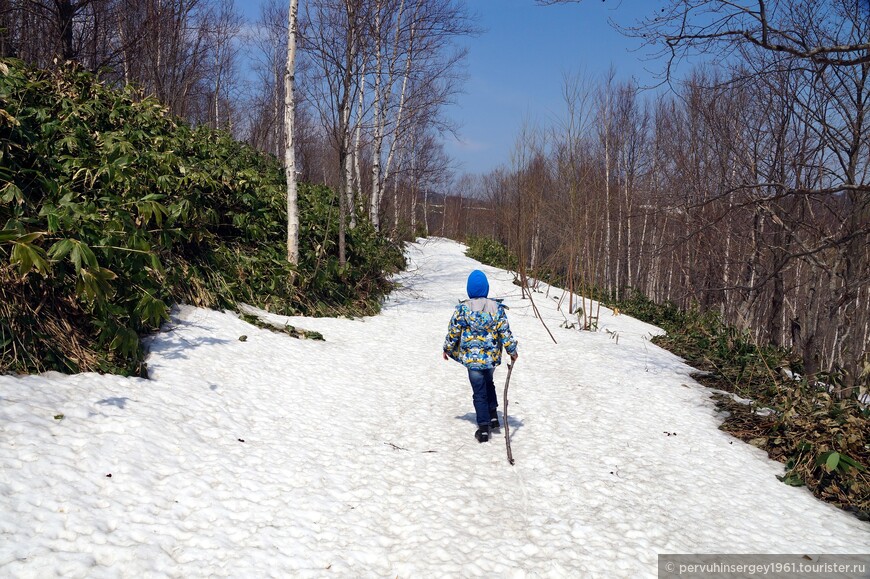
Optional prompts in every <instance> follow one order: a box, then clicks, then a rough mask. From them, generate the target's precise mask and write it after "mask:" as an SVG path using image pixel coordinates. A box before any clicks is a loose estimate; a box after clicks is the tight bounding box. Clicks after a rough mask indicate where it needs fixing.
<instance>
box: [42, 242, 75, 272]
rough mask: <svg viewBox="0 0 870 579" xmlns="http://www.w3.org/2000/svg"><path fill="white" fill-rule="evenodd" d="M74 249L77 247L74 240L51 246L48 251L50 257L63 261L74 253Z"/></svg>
mask: <svg viewBox="0 0 870 579" xmlns="http://www.w3.org/2000/svg"><path fill="white" fill-rule="evenodd" d="M73 247H75V244H74V243H73V240H72V239H61V240H59V241H56V242H55V243H54V245H52V246H51V248H50V249H49V250H48V256H49V257H51V258H52V259H55V260H61V259H63V258H64V257H65V256H66V255H67V254H68V253H69V252H70V251H72V249H73ZM76 273H78V271H77V272H76Z"/></svg>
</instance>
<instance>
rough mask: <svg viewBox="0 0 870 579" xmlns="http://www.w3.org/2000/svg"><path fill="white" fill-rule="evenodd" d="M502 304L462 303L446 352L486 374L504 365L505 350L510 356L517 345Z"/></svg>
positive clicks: (453, 319) (478, 300)
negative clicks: (503, 354)
mask: <svg viewBox="0 0 870 579" xmlns="http://www.w3.org/2000/svg"><path fill="white" fill-rule="evenodd" d="M506 309H507V307H506V306H505V305H504V304H502V303H501V300H492V299H488V298H475V299H470V300H466V301H463V302H460V303H459V305H458V306H456V309H455V310H454V312H453V317H451V318H450V325H449V327H448V329H447V337H446V338H445V339H444V351H445V352H447V355H448V356H450V357H451V358H453V359H454V360H456V361H457V362H459V363H460V364H462V365H463V366H466V367H468V368H471V369H474V370H482V369H485V368H495V367H496V366H498V365H499V364H501V349H502V346H503V347H504V349H505V350H507V352H508V354H509V355H513V354H515V353H516V351H517V341H516V340H515V339H514V336H513V334H511V328H510V325H509V324H508V319H507V314H506V313H505V310H506Z"/></svg>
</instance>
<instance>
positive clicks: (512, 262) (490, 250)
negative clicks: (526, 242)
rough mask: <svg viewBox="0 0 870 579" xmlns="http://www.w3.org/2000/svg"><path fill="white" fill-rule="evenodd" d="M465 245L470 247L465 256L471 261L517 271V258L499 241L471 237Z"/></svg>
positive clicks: (489, 238)
mask: <svg viewBox="0 0 870 579" xmlns="http://www.w3.org/2000/svg"><path fill="white" fill-rule="evenodd" d="M465 244H466V245H467V246H468V249H467V250H466V251H465V255H467V256H468V257H470V258H471V259H476V260H477V261H479V262H480V263H483V264H486V265H491V266H493V267H499V268H501V269H508V270H512V271H516V269H517V264H518V263H519V262H518V260H517V257H516V256H515V255H514V254H512V253H511V252H510V250H509V249H508V248H507V247H506V246H505V245H503V244H502V243H500V242H499V241H497V240H495V239H493V238H491V237H476V236H470V237H468V239H467V240H466V242H465Z"/></svg>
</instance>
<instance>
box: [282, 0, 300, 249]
mask: <svg viewBox="0 0 870 579" xmlns="http://www.w3.org/2000/svg"><path fill="white" fill-rule="evenodd" d="M298 14H299V0H290V10H289V12H288V16H287V34H288V36H287V68H286V69H285V71H284V132H285V137H284V172H285V173H286V177H287V261H289V262H290V263H293V264H298V263H299V212H298V209H297V206H296V197H297V194H296V154H295V150H294V140H293V117H294V112H295V102H294V100H293V97H294V95H295V93H294V84H295V81H296V32H297V28H298V26H297V22H298Z"/></svg>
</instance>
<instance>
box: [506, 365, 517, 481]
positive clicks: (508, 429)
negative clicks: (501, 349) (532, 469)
mask: <svg viewBox="0 0 870 579" xmlns="http://www.w3.org/2000/svg"><path fill="white" fill-rule="evenodd" d="M516 363H517V361H516V360H514V361H513V363H511V364H508V373H507V378H506V379H505V381H504V396H502V398H503V399H504V443H505V445H506V446H507V458H508V462H509V463H511V464H513V463H514V455H513V454H512V453H511V427H510V424H509V423H508V397H507V393H508V386H509V385H510V383H511V371H512V370H513V369H514V364H516Z"/></svg>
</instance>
